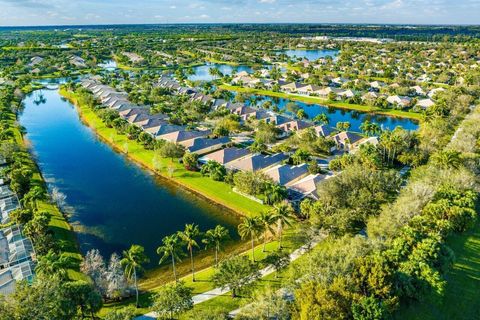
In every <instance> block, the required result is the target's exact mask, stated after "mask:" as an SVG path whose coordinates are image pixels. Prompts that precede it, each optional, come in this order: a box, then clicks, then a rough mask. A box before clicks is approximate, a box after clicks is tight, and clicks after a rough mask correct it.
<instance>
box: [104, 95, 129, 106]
mask: <svg viewBox="0 0 480 320" xmlns="http://www.w3.org/2000/svg"><path fill="white" fill-rule="evenodd" d="M100 101H101V102H102V104H103V105H104V106H106V107H109V108H111V107H112V106H113V105H115V104H117V103H118V102H123V103H128V102H129V101H128V96H127V94H126V93H122V92H115V93H112V94H109V95H107V96H106V97H103V98H101V99H100Z"/></svg>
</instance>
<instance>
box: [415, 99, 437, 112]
mask: <svg viewBox="0 0 480 320" xmlns="http://www.w3.org/2000/svg"><path fill="white" fill-rule="evenodd" d="M434 104H435V102H434V101H433V100H432V99H430V98H426V99H422V100H418V102H417V104H416V105H417V106H419V107H420V108H422V109H428V108H430V107H431V106H433V105H434Z"/></svg>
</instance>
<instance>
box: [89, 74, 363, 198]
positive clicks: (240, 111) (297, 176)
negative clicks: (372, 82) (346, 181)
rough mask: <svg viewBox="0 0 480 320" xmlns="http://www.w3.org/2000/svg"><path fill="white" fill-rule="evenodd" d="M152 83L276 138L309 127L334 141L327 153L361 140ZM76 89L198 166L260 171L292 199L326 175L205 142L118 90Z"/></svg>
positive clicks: (168, 82)
mask: <svg viewBox="0 0 480 320" xmlns="http://www.w3.org/2000/svg"><path fill="white" fill-rule="evenodd" d="M156 85H157V86H160V87H162V88H166V89H169V90H171V91H172V92H173V93H174V94H182V95H187V96H189V97H190V101H201V102H202V103H205V104H208V105H209V106H210V107H211V108H212V109H218V108H220V107H224V108H227V109H228V110H229V111H230V112H231V113H233V114H237V115H238V116H239V117H240V119H241V121H246V120H247V119H250V118H255V119H258V120H263V121H265V122H266V123H271V124H273V125H275V126H276V127H277V128H279V129H280V130H281V132H282V134H281V135H282V136H286V135H288V134H291V133H293V132H297V131H301V130H304V129H307V128H312V129H313V130H314V132H315V133H316V134H317V135H318V136H324V137H328V138H329V139H332V141H334V142H335V147H333V148H332V151H334V150H335V149H338V150H353V149H355V148H357V147H358V145H360V144H361V143H362V142H363V141H364V140H365V139H364V138H363V137H362V136H360V135H358V134H356V133H353V132H337V130H336V129H334V128H332V127H329V126H326V125H315V124H314V123H312V122H308V121H303V120H298V119H293V118H290V117H287V116H284V115H279V114H276V113H274V112H271V111H266V110H263V109H258V108H253V107H250V106H247V105H245V104H244V103H233V102H230V101H225V100H222V99H214V98H212V97H210V96H208V95H204V94H203V93H201V92H197V90H196V89H195V88H190V87H183V86H181V85H180V84H179V83H178V82H177V81H176V80H174V79H172V78H170V77H166V76H163V77H161V78H160V80H159V81H158V83H157V84H156ZM82 86H83V87H85V88H86V89H88V90H90V91H91V92H92V93H93V95H94V97H95V98H96V99H98V100H100V102H101V103H102V104H103V105H104V106H105V107H108V108H111V109H114V110H117V111H118V112H119V115H120V116H121V117H122V118H124V119H125V120H127V121H128V122H129V123H131V124H134V125H137V126H138V127H140V128H142V129H143V130H144V131H145V132H148V133H150V134H151V135H152V136H154V137H155V138H156V139H164V140H167V141H170V142H173V143H177V144H181V145H183V146H185V148H186V150H187V151H188V152H193V153H197V154H198V155H200V156H201V158H200V159H199V162H200V164H205V163H207V162H208V161H210V160H211V161H216V162H218V163H220V164H221V165H223V166H225V168H226V169H227V170H231V171H250V172H257V171H260V172H263V173H265V174H266V175H267V176H269V177H270V178H271V179H272V180H273V181H274V182H276V183H278V184H279V185H282V186H285V187H287V189H288V190H289V193H290V194H292V195H294V196H292V198H294V199H297V200H299V199H302V198H304V197H312V198H315V195H316V192H315V191H316V185H317V183H318V182H319V181H321V180H322V179H325V178H327V177H328V176H327V175H320V174H309V171H308V166H307V165H306V164H301V165H297V166H292V165H288V164H284V162H285V161H286V160H287V159H288V155H286V154H283V153H278V154H273V155H264V154H261V153H251V152H250V151H249V150H247V149H243V148H237V147H230V146H229V145H230V139H229V137H222V138H216V139H212V138H209V137H208V136H209V135H210V134H211V131H210V130H186V129H185V128H184V127H182V126H177V125H171V124H169V123H168V117H167V116H166V115H149V110H148V108H146V107H143V106H135V105H132V104H131V103H130V102H128V97H127V95H126V94H125V93H122V92H118V91H116V90H115V89H113V88H111V87H109V86H105V85H103V84H101V83H99V82H97V81H95V80H84V81H83V82H82Z"/></svg>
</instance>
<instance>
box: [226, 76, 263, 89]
mask: <svg viewBox="0 0 480 320" xmlns="http://www.w3.org/2000/svg"><path fill="white" fill-rule="evenodd" d="M258 83H260V79H257V78H254V77H251V76H249V75H248V73H247V75H237V76H236V77H235V78H233V79H232V84H235V85H245V86H248V87H251V88H253V87H255V85H257V84H258Z"/></svg>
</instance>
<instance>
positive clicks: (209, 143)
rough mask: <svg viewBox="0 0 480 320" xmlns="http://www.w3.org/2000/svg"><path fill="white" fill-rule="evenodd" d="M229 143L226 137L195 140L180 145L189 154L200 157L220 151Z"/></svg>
mask: <svg viewBox="0 0 480 320" xmlns="http://www.w3.org/2000/svg"><path fill="white" fill-rule="evenodd" d="M229 142H230V139H229V138H228V137H221V138H217V139H210V138H195V139H193V140H188V141H186V142H183V143H181V144H182V145H183V146H184V147H185V149H186V151H188V152H190V153H196V154H198V155H200V156H201V155H204V154H206V153H209V152H212V151H216V150H218V149H221V148H223V147H224V146H225V145H226V144H228V143H229Z"/></svg>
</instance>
